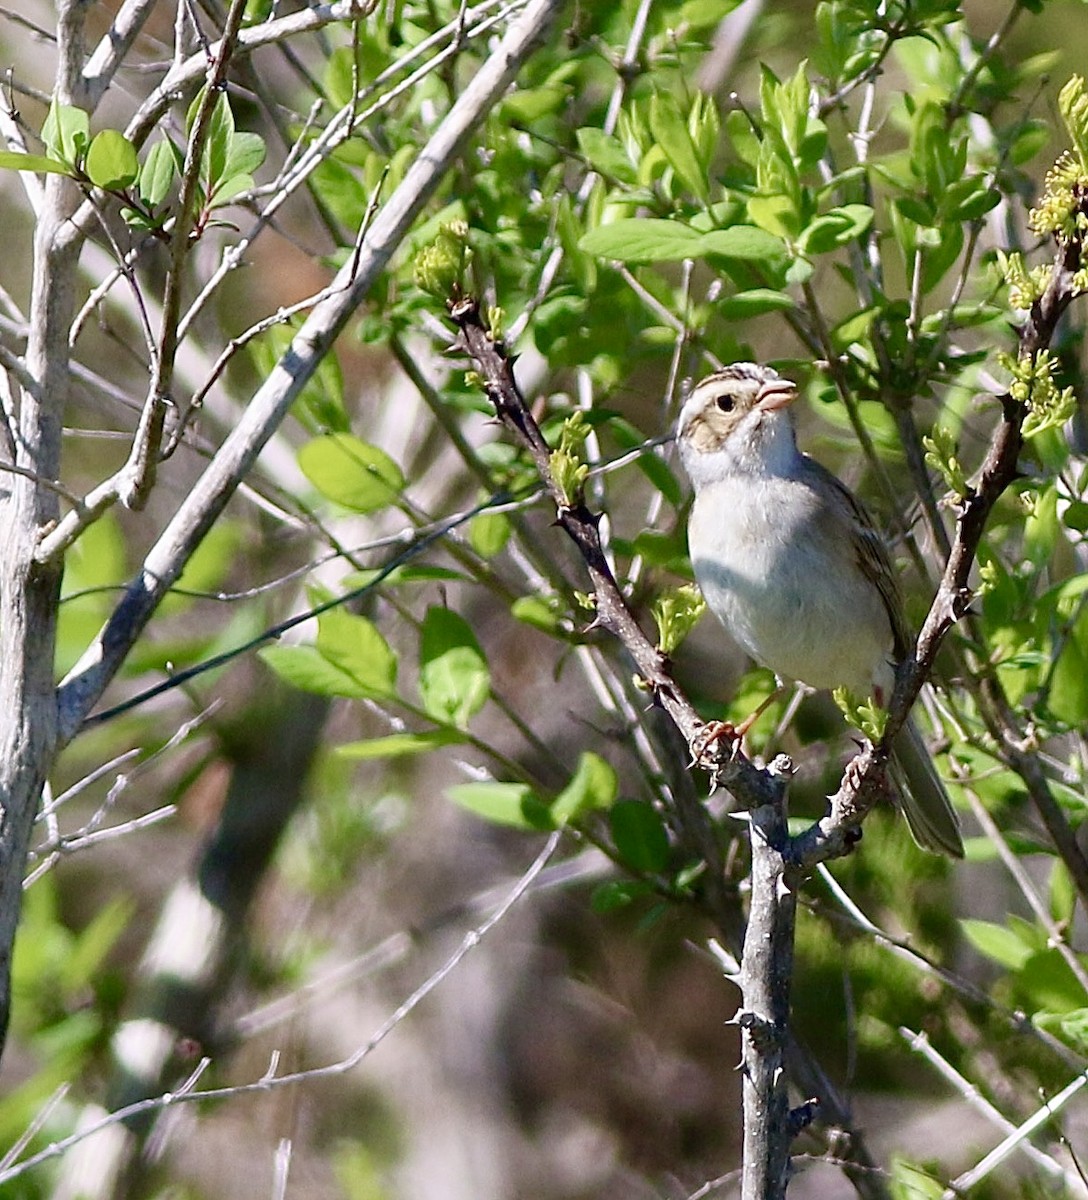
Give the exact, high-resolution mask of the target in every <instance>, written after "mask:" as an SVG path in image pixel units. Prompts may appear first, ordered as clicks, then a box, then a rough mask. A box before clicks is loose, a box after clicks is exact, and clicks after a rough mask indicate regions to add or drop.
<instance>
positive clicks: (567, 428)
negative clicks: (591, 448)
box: [548, 412, 589, 508]
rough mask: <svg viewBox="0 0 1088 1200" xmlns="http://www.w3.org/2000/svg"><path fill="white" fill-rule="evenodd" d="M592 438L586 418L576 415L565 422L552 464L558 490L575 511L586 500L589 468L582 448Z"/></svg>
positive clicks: (567, 504) (551, 458) (582, 415)
mask: <svg viewBox="0 0 1088 1200" xmlns="http://www.w3.org/2000/svg"><path fill="white" fill-rule="evenodd" d="M587 437H589V426H588V425H587V424H586V418H585V414H584V413H582V412H573V413H571V415H570V416H569V417H567V419H566V420H565V421H564V422H563V428H562V429H561V430H560V433H559V445H558V447H557V448H556V449H555V450H553V451H552V452H551V455H550V457H549V460H548V461H549V464H550V466H551V470H552V477H553V478H554V480H555V483H556V487H558V489H559V491H560V492H561V493H562V496H563V503H564V504H566V506H567V507H568V508H572V507H573V506H574V505H576V504H578V503H579V502H580V501H581V499H582V488H583V486H584V485H585V482H586V477H587V476H588V475H589V467H588V466H587V465H586V464H585V463H584V462H582V447H583V446H584V445H585V444H586V438H587Z"/></svg>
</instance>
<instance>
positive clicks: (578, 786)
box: [551, 750, 619, 825]
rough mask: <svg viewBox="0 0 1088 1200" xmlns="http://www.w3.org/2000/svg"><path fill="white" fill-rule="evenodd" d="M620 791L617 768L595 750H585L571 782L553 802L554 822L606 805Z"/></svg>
mask: <svg viewBox="0 0 1088 1200" xmlns="http://www.w3.org/2000/svg"><path fill="white" fill-rule="evenodd" d="M618 791H619V780H618V779H617V778H616V772H615V771H614V770H613V769H612V767H611V766H610V765H609V764H608V763H607V762H605V760H604V759H603V758H601V757H600V755H598V754H594V753H593V752H592V751H589V750H586V751H583V752H582V756H581V758H579V760H578V769H577V770H576V771H575V772H574V776H573V778H572V779H571V781H570V783H568V784H567V786H566V787H565V788H564V789H563V790H562V791H561V792H560V793H559V795H558V796H557V797H556V798H555V800H554V801H553V802H552V806H551V813H552V819H553V820H554V821H555V823H556V824H557V825H566V824H567V823H568V822H570V821H574V820H577V818H578V817H580V816H581V815H582V813H584V812H588V811H590V810H591V809H594V808H609V807H611V805H612V804H613V802H614V801H615V799H616V794H617V792H618Z"/></svg>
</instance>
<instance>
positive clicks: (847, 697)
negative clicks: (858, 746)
mask: <svg viewBox="0 0 1088 1200" xmlns="http://www.w3.org/2000/svg"><path fill="white" fill-rule="evenodd" d="M831 698H832V699H833V700H834V701H835V703H836V704H837V705H838V706H839V711H840V712H841V713H842V715H843V716H844V717H845V718H846V719H847V720H848V721H849V722H850V724H851V725H853V726H854V728H855V729H860V730H861V732H862V733H863V734H865V736H866V737H867V738H868V739H869V741H871V742H879V741H880V739H881V738H882V737H883V736H884V729H885V727H886V726H887V724H888V714H887V712H885V710H884V709H882V708H881V707H880V705H879V704H877V702H876V701H875V700H874V699H873V698H872V697H871V696H870V697H869V698H868V699H867V700H866V701H865V703H864V704H862V703H860V702H859V701H858V699H857V697H856V696H855V695H854V694H853V692H851V691H850V689H849V688H842V687H840V688H835V690H834V691H833V692H832V693H831Z"/></svg>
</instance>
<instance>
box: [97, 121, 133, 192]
mask: <svg viewBox="0 0 1088 1200" xmlns="http://www.w3.org/2000/svg"><path fill="white" fill-rule="evenodd" d="M84 169H85V170H86V172H87V175H88V176H89V177H90V180H91V182H92V183H93V184H94V185H95V186H96V187H100V188H103V189H105V190H106V191H120V190H122V189H123V188H127V187H128V186H129V185H130V184H132V183H135V182H136V177H137V176H138V175H139V173H140V163H139V160H138V159H137V158H136V147H135V146H134V145H133V144H132V143H131V142H130V141H129V140H128V138H127V137H125V135H124V134H123V133H119V132H118V131H117V130H116V129H103V130H102V132H101V133H98V134H95V137H94V141H92V142H91V145H90V148H89V149H88V151H87V161H86V163H85V164H84Z"/></svg>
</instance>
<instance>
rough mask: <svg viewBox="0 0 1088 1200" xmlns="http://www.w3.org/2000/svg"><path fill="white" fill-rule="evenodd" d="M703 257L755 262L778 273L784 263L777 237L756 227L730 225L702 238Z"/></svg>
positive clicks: (785, 254)
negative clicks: (709, 256)
mask: <svg viewBox="0 0 1088 1200" xmlns="http://www.w3.org/2000/svg"><path fill="white" fill-rule="evenodd" d="M702 251H703V253H704V254H707V255H711V256H714V255H716V256H717V257H719V258H726V259H739V260H740V261H742V262H751V263H755V264H756V265H757V266H762V267H764V268H766V269H767V270H777V269H778V268H779V267H780V266H782V264H784V263H785V262H786V260H787V257H788V256H787V253H786V246H785V244H784V242H783V241H782V239H781V238H780V237H776V236H775V235H774V234H773V233H768V232H767V231H766V230H765V229H760V228H759V227H758V226H756V225H732V226H730V227H729V228H728V229H714V230H711V232H710V233H706V234H704V235H703V244H702Z"/></svg>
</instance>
